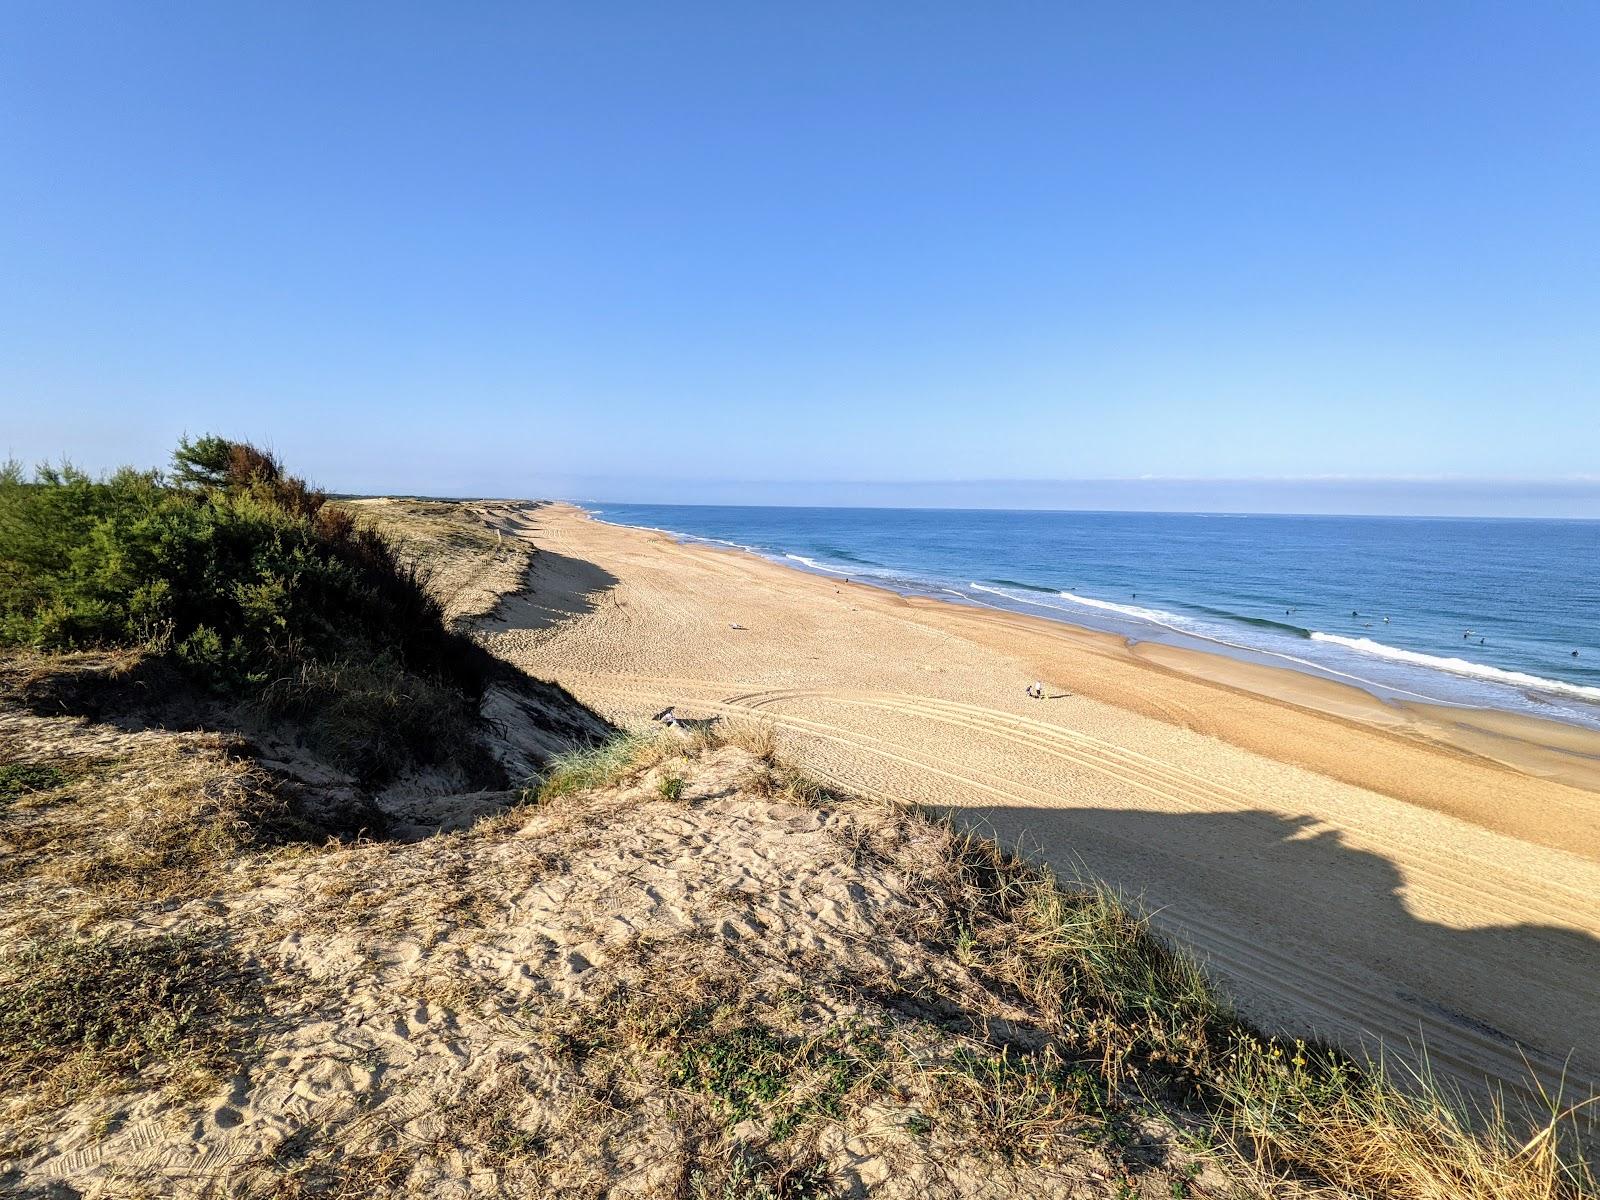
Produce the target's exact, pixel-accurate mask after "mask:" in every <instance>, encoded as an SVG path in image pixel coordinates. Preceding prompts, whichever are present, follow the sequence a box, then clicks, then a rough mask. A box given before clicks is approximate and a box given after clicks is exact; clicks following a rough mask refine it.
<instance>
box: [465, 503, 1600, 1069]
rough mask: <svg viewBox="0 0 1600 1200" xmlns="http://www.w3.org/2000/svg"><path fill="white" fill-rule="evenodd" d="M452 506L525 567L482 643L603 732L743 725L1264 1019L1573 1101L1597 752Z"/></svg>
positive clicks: (664, 540)
mask: <svg viewBox="0 0 1600 1200" xmlns="http://www.w3.org/2000/svg"><path fill="white" fill-rule="evenodd" d="M479 512H480V513H481V514H482V515H483V517H484V519H485V520H486V522H487V523H488V524H489V525H490V527H492V528H495V529H498V530H499V531H501V532H503V533H504V534H505V535H506V536H507V537H508V538H510V537H519V538H524V539H528V540H530V541H531V542H532V543H534V544H535V545H536V546H537V547H538V550H539V553H538V554H537V555H536V556H535V560H534V566H533V569H532V574H531V576H530V579H531V585H532V586H531V590H530V592H529V593H527V594H526V595H525V596H524V597H522V598H518V599H513V600H512V601H511V602H509V603H508V604H506V605H504V606H503V607H502V609H501V611H500V612H499V614H498V616H497V618H496V619H495V620H493V621H492V622H490V624H489V628H490V629H491V630H492V632H491V633H490V635H489V636H490V637H491V638H492V640H493V641H494V644H495V648H496V649H497V650H498V651H499V652H500V653H502V654H504V655H506V656H507V657H508V658H511V659H512V660H514V661H515V662H517V663H518V664H519V665H521V666H524V667H526V668H527V669H528V670H530V671H532V672H533V673H535V674H537V675H539V676H542V677H544V678H549V679H553V680H556V681H558V682H560V683H562V684H564V685H566V686H567V687H568V688H569V689H570V690H571V691H572V692H573V693H574V694H576V695H577V696H578V698H579V699H581V700H583V701H585V702H587V703H589V704H591V705H593V706H594V707H595V708H597V709H598V710H600V711H601V712H603V713H605V714H607V715H608V716H611V717H612V718H614V719H616V720H618V721H619V722H622V723H638V722H640V721H642V720H643V719H645V718H646V717H648V715H649V714H650V713H651V712H653V711H654V710H655V709H658V708H660V707H662V706H664V705H666V704H669V703H676V704H677V705H679V706H680V710H681V711H683V712H685V713H686V714H688V715H707V714H718V713H721V714H758V715H760V716H762V717H765V718H767V719H769V720H770V721H771V722H772V723H773V724H774V725H775V727H776V728H777V730H778V731H779V734H780V738H781V741H782V742H783V743H784V745H785V749H786V751H787V752H788V753H790V754H792V755H794V756H796V757H798V758H799V759H800V760H801V761H802V762H803V763H804V765H805V766H806V767H807V768H808V769H809V770H811V771H813V772H814V773H816V774H819V775H822V776H824V777H825V778H827V779H829V780H830V781H832V782H834V783H836V784H838V785H840V786H842V787H845V788H848V789H851V790H853V791H856V792H859V793H866V794H873V795H883V796H888V797H893V798H897V799H904V800H911V801H916V802H921V803H924V804H928V805H932V806H936V807H939V808H947V809H951V810H954V811H955V812H956V813H957V814H958V816H959V818H960V819H961V820H963V821H966V822H969V823H971V824H973V825H976V826H979V827H981V828H983V829H986V830H989V831H991V832H992V833H993V834H995V835H996V836H997V837H999V838H1000V839H1001V840H1002V841H1003V842H1005V843H1007V844H1013V845H1016V844H1020V845H1021V846H1022V847H1023V848H1024V849H1025V850H1028V851H1029V852H1032V853H1034V854H1037V855H1039V856H1042V857H1043V858H1044V859H1046V860H1048V861H1050V862H1051V863H1052V864H1054V865H1055V866H1056V867H1057V868H1058V869H1059V870H1061V871H1062V872H1064V873H1067V874H1072V873H1076V872H1084V873H1088V874H1091V875H1094V876H1098V877H1100V878H1103V879H1106V880H1109V881H1110V882H1112V883H1113V884H1115V885H1117V886H1118V887H1120V888H1121V889H1123V890H1124V891H1125V892H1127V893H1129V894H1132V895H1137V896H1142V898H1143V900H1144V902H1145V904H1146V905H1147V906H1149V907H1150V908H1152V909H1154V910H1155V911H1156V913H1157V921H1158V924H1159V925H1160V926H1161V927H1162V928H1164V929H1165V930H1167V931H1168V932H1169V933H1171V934H1172V935H1174V936H1176V937H1177V938H1179V939H1180V940H1182V941H1183V942H1185V943H1186V944H1187V945H1189V946H1190V947H1191V948H1193V949H1194V950H1195V951H1197V952H1198V953H1199V954H1200V955H1201V956H1202V957H1203V958H1204V959H1205V960H1206V961H1207V962H1208V964H1209V965H1210V967H1211V969H1212V970H1213V972H1214V974H1215V975H1216V976H1217V977H1218V978H1219V979H1220V980H1221V981H1222V982H1223V983H1224V984H1225V985H1226V987H1227V988H1228V989H1229V990H1231V992H1232V993H1233V995H1234V996H1235V997H1236V999H1237V1001H1238V1003H1239V1005H1240V1007H1241V1008H1242V1009H1243V1010H1244V1011H1245V1012H1246V1013H1247V1014H1248V1015H1249V1016H1251V1017H1253V1018H1254V1019H1256V1020H1257V1021H1260V1022H1262V1023H1263V1024H1266V1025H1268V1026H1272V1027H1276V1028H1282V1029H1286V1030H1292V1031H1297V1032H1301V1033H1304V1032H1308V1031H1310V1032H1315V1033H1316V1034H1317V1035H1319V1036H1322V1037H1325V1038H1329V1039H1332V1040H1337V1041H1339V1042H1341V1043H1343V1044H1345V1045H1347V1046H1352V1047H1353V1046H1356V1045H1366V1046H1367V1047H1368V1048H1376V1047H1377V1046H1378V1045H1379V1044H1380V1043H1381V1044H1382V1045H1383V1046H1384V1047H1386V1048H1388V1049H1389V1050H1399V1049H1403V1048H1406V1047H1415V1046H1416V1045H1418V1044H1420V1043H1425V1044H1426V1047H1427V1050H1428V1053H1429V1056H1430V1059H1431V1061H1432V1063H1433V1064H1434V1066H1435V1068H1437V1069H1443V1070H1446V1071H1448V1072H1450V1073H1451V1074H1454V1075H1457V1076H1460V1077H1462V1078H1464V1079H1474V1078H1476V1079H1481V1078H1482V1077H1483V1075H1484V1074H1487V1075H1488V1076H1490V1077H1491V1078H1494V1079H1501V1080H1522V1079H1525V1078H1526V1075H1527V1069H1528V1067H1531V1068H1532V1069H1533V1071H1534V1072H1535V1073H1536V1074H1537V1075H1538V1077H1539V1078H1540V1079H1541V1080H1542V1081H1544V1082H1545V1083H1546V1084H1547V1085H1548V1084H1554V1082H1555V1081H1556V1080H1558V1079H1559V1078H1560V1077H1561V1075H1562V1073H1563V1071H1564V1070H1565V1073H1566V1077H1567V1081H1568V1089H1569V1091H1570V1090H1580V1091H1584V1092H1589V1091H1593V1090H1595V1089H1596V1088H1597V1086H1600V795H1597V793H1596V789H1600V737H1597V736H1595V735H1591V734H1588V733H1585V732H1583V731H1580V730H1573V729H1569V728H1567V727H1563V726H1558V725H1554V724H1550V723H1546V722H1539V721H1533V720H1516V719H1513V718H1509V717H1503V716H1496V715H1494V714H1486V713H1465V712H1459V711H1455V710H1448V709H1431V708H1427V707H1419V706H1411V707H1405V708H1402V707H1397V706H1390V705H1385V704H1382V703H1379V702H1378V701H1375V700H1373V699H1371V698H1370V697H1367V696H1365V695H1364V694H1362V693H1360V692H1358V691H1354V690H1352V689H1347V688H1343V687H1339V686H1337V685H1332V684H1326V683H1323V682H1321V681H1318V680H1313V679H1309V678H1302V677H1300V676H1296V675H1293V674H1291V673H1288V672H1282V671H1275V670H1271V669H1268V668H1257V667H1251V666H1248V665H1246V664H1239V663H1234V662H1231V661H1228V660H1224V659H1221V658H1215V657H1212V656H1207V655H1202V654H1191V653H1187V652H1184V651H1179V650H1175V649H1171V648H1166V647H1158V646H1151V645H1138V646H1133V647H1129V646H1127V645H1125V644H1124V643H1123V642H1122V641H1121V640H1120V639H1117V638H1114V637H1110V636H1106V635H1102V634H1098V633H1093V632H1090V631H1086V630H1079V629H1075V628H1073V627H1071V626H1067V625H1063V624H1059V623H1056V622H1051V621H1046V620H1043V619H1037V618H1030V617H1026V616H1016V615H1011V614H1003V613H998V612H991V611H987V610H981V609H972V608H966V607H963V606H958V605H952V604H946V603H942V602H937V601H925V600H918V599H907V598H903V597H899V596H896V595H893V594H890V593H887V592H883V591H880V590H877V589H873V588H869V587H865V586H862V585H859V584H850V583H845V582H843V581H839V580H834V579H830V578H824V577H820V576H814V575H809V574H806V573H802V572H798V571H792V570H788V569H786V568H782V567H779V566H776V565H774V564H772V563H768V562H766V561H764V560H761V559H758V558H756V557H753V556H750V555H745V554H740V553H724V552H719V551H715V550H710V549H705V548H701V547H691V546H683V545H679V544H677V543H675V542H674V541H672V540H671V539H670V538H668V537H665V536H662V535H659V534H655V533H650V532H646V531H641V530H634V529H625V528H619V527H615V526H610V525H606V524H603V523H600V522H597V521H593V520H590V519H589V518H587V517H585V516H584V515H583V514H582V513H580V512H579V511H578V510H576V509H573V508H570V507H566V506H559V505H555V506H538V507H532V506H523V505H514V504H501V505H489V506H484V507H481V508H480V509H479ZM1034 678H1041V679H1044V680H1045V681H1046V682H1047V684H1048V686H1049V699H1047V700H1045V701H1033V700H1029V699H1028V698H1027V697H1026V696H1024V694H1023V687H1024V685H1025V684H1026V683H1027V682H1028V681H1029V680H1030V679H1034ZM1525 1064H1526V1065H1525Z"/></svg>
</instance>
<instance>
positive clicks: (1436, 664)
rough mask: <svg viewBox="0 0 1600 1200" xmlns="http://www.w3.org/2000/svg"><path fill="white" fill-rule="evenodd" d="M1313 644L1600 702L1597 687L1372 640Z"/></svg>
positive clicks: (1317, 637) (1320, 638) (1320, 636)
mask: <svg viewBox="0 0 1600 1200" xmlns="http://www.w3.org/2000/svg"><path fill="white" fill-rule="evenodd" d="M1311 640H1312V641H1314V642H1331V643H1333V644H1334V645H1336V646H1343V647H1345V648H1346V649H1347V650H1355V651H1358V652H1360V653H1362V654H1370V655H1372V656H1373V657H1375V658H1386V659H1389V660H1390V661H1391V662H1402V663H1409V664H1410V665H1411V666H1414V667H1427V668H1429V669H1430V670H1434V671H1448V672H1449V673H1450V674H1452V675H1466V676H1468V677H1470V678H1473V679H1487V680H1489V681H1490V682H1492V683H1503V684H1507V685H1509V686H1511V687H1518V688H1532V689H1534V690H1536V691H1541V692H1558V693H1561V694H1563V695H1568V696H1582V697H1583V698H1584V699H1585V700H1600V688H1597V687H1585V686H1584V685H1583V684H1581V683H1566V682H1564V681H1563V680H1560V679H1545V678H1543V677H1541V676H1539V675H1529V674H1527V673H1526V672H1523V671H1507V670H1504V669H1502V668H1500V667H1491V666H1488V665H1486V664H1484V663H1475V662H1470V661H1468V660H1467V659H1465V658H1444V657H1441V656H1439V655H1436V654H1423V653H1421V652H1419V651H1416V650H1402V649H1401V648H1400V647H1398V646H1387V645H1385V644H1384V643H1382V642H1375V641H1373V640H1372V639H1371V638H1362V637H1358V638H1353V637H1343V636H1341V635H1340V634H1337V633H1313V634H1312V635H1311Z"/></svg>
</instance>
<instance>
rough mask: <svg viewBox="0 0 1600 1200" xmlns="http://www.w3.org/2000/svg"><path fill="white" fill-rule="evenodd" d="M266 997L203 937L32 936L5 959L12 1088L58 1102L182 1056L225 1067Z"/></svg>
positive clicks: (5, 1037)
mask: <svg viewBox="0 0 1600 1200" xmlns="http://www.w3.org/2000/svg"><path fill="white" fill-rule="evenodd" d="M257 998H258V989H256V988H255V987H254V986H253V985H252V983H251V981H250V977H249V976H248V975H247V973H246V972H245V971H244V969H243V966H242V964H241V963H240V961H239V960H238V958H237V957H236V956H235V955H233V954H232V953H231V952H230V951H228V950H227V949H225V948H220V947H218V946H215V945H211V944H209V943H208V942H207V941H205V940H204V939H203V938H202V937H200V936H199V935H197V934H180V935H164V934H163V935H156V936H149V937H127V936H112V935H101V936H99V937H94V938H85V939H76V938H55V939H49V940H38V941H29V942H24V943H22V944H21V945H20V946H17V947H15V948H13V949H10V950H7V951H6V952H5V953H4V954H3V956H0V1092H9V1093H13V1095H14V1099H15V1100H16V1101H18V1102H23V1103H31V1104H40V1103H43V1104H47V1105H48V1104H53V1103H59V1102H61V1101H62V1100H63V1099H65V1098H67V1097H69V1096H70V1097H73V1098H81V1097H82V1096H83V1095H84V1094H85V1093H86V1092H88V1091H92V1090H95V1089H98V1088H101V1087H103V1086H105V1085H107V1084H109V1083H112V1082H114V1081H117V1080H119V1079H122V1078H124V1077H127V1076H130V1075H134V1074H137V1073H138V1072H140V1071H141V1070H147V1069H150V1068H152V1067H158V1068H170V1067H171V1066H172V1064H173V1063H175V1062H177V1061H178V1060H187V1061H188V1062H189V1064H190V1065H200V1066H203V1067H207V1068H215V1067H216V1066H217V1065H218V1064H220V1063H222V1062H223V1061H225V1060H226V1058H227V1056H228V1053H229V1050H230V1047H231V1045H232V1039H233V1034H234V1033H235V1032H236V1022H237V1020H238V1018H239V1017H240V1015H241V1014H242V1013H244V1012H245V1011H246V1010H248V1009H249V1008H251V1007H252V1004H253V1002H254V1001H255V1000H256V999H257ZM167 1073H168V1074H170V1073H171V1072H170V1070H168V1071H167Z"/></svg>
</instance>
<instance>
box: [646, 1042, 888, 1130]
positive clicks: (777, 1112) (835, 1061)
mask: <svg viewBox="0 0 1600 1200" xmlns="http://www.w3.org/2000/svg"><path fill="white" fill-rule="evenodd" d="M884 1054H885V1047H884V1043H883V1039H882V1035H881V1033H880V1031H879V1030H878V1029H876V1028H874V1027H869V1026H864V1025H861V1024H858V1023H856V1022H845V1023H841V1024H838V1025H833V1026H830V1027H829V1028H828V1029H826V1030H824V1031H823V1032H822V1033H821V1034H820V1035H818V1036H816V1037H814V1038H811V1039H805V1038H799V1037H781V1036H779V1035H778V1034H775V1033H773V1032H772V1031H771V1030H769V1029H766V1028H765V1027H763V1026H761V1025H755V1024H745V1025H740V1026H738V1027H737V1028H734V1029H731V1030H728V1031H725V1032H722V1033H708V1034H706V1035H704V1036H701V1037H691V1038H690V1040H689V1041H688V1042H687V1044H686V1045H684V1046H682V1047H681V1048H680V1049H679V1050H678V1051H676V1052H675V1053H673V1054H671V1055H669V1056H668V1058H667V1060H666V1064H665V1065H666V1071H667V1078H668V1080H669V1081H670V1082H671V1083H672V1084H673V1085H674V1086H677V1087H682V1088H688V1089H689V1090H691V1091H697V1092H701V1093H702V1094H704V1095H707V1096H710V1097H712V1098H713V1099H714V1100H715V1101H716V1102H717V1103H718V1105H719V1107H720V1108H721V1109H722V1111H723V1113H724V1115H725V1116H726V1117H727V1119H728V1122H729V1123H730V1124H737V1123H738V1122H740V1121H743V1120H745V1119H747V1118H749V1117H753V1116H758V1115H764V1116H766V1117H767V1118H768V1122H769V1132H770V1134H771V1136H772V1138H773V1139H774V1140H775V1141H782V1140H783V1139H784V1138H787V1137H789V1136H790V1135H791V1134H793V1133H794V1132H795V1131H796V1130H798V1129H799V1128H800V1127H801V1126H802V1125H803V1124H805V1123H806V1122H807V1121H809V1120H812V1119H814V1118H823V1119H827V1118H833V1117H837V1116H839V1115H840V1113H841V1111H842V1106H843V1103H844V1100H845V1097H847V1096H848V1095H849V1094H850V1093H851V1092H852V1091H853V1090H854V1089H855V1088H856V1086H857V1085H858V1084H860V1083H861V1082H862V1081H863V1080H864V1079H865V1078H866V1077H867V1076H868V1075H869V1074H870V1072H871V1070H872V1068H873V1065H874V1064H875V1063H877V1062H879V1061H880V1060H881V1059H882V1058H883V1057H884Z"/></svg>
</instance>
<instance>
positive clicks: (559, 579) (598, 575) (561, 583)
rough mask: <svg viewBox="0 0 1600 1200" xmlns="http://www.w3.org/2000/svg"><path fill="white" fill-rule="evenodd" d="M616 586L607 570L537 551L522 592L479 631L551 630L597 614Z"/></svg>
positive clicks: (503, 602)
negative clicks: (578, 618) (579, 618)
mask: <svg viewBox="0 0 1600 1200" xmlns="http://www.w3.org/2000/svg"><path fill="white" fill-rule="evenodd" d="M616 585H617V577H616V576H615V575H613V574H612V573H611V572H610V571H607V570H606V569H605V568H604V567H598V566H596V565H595V564H594V563H592V562H586V561H584V560H583V559H581V558H569V557H567V556H566V555H564V554H556V553H555V552H554V551H551V550H536V551H535V552H534V555H533V562H532V563H531V564H530V565H529V567H528V573H527V575H526V576H525V577H524V579H523V581H522V590H521V591H518V592H516V593H514V594H512V595H509V596H507V597H506V598H505V599H504V600H502V601H501V602H500V607H499V608H498V609H497V610H496V611H495V613H494V615H493V616H491V617H490V618H488V619H487V620H485V621H482V622H481V623H480V624H479V626H478V628H480V629H482V630H484V631H486V632H489V633H503V632H505V631H507V630H511V629H532V630H538V629H548V628H549V627H550V626H552V625H557V624H560V623H561V622H562V621H566V620H570V619H571V618H573V617H581V616H583V615H584V614H585V613H591V612H593V611H594V610H595V609H596V608H597V607H599V604H600V602H601V600H602V599H603V597H604V595H605V593H606V592H609V591H610V590H611V589H612V588H614V587H615V586H616Z"/></svg>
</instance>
